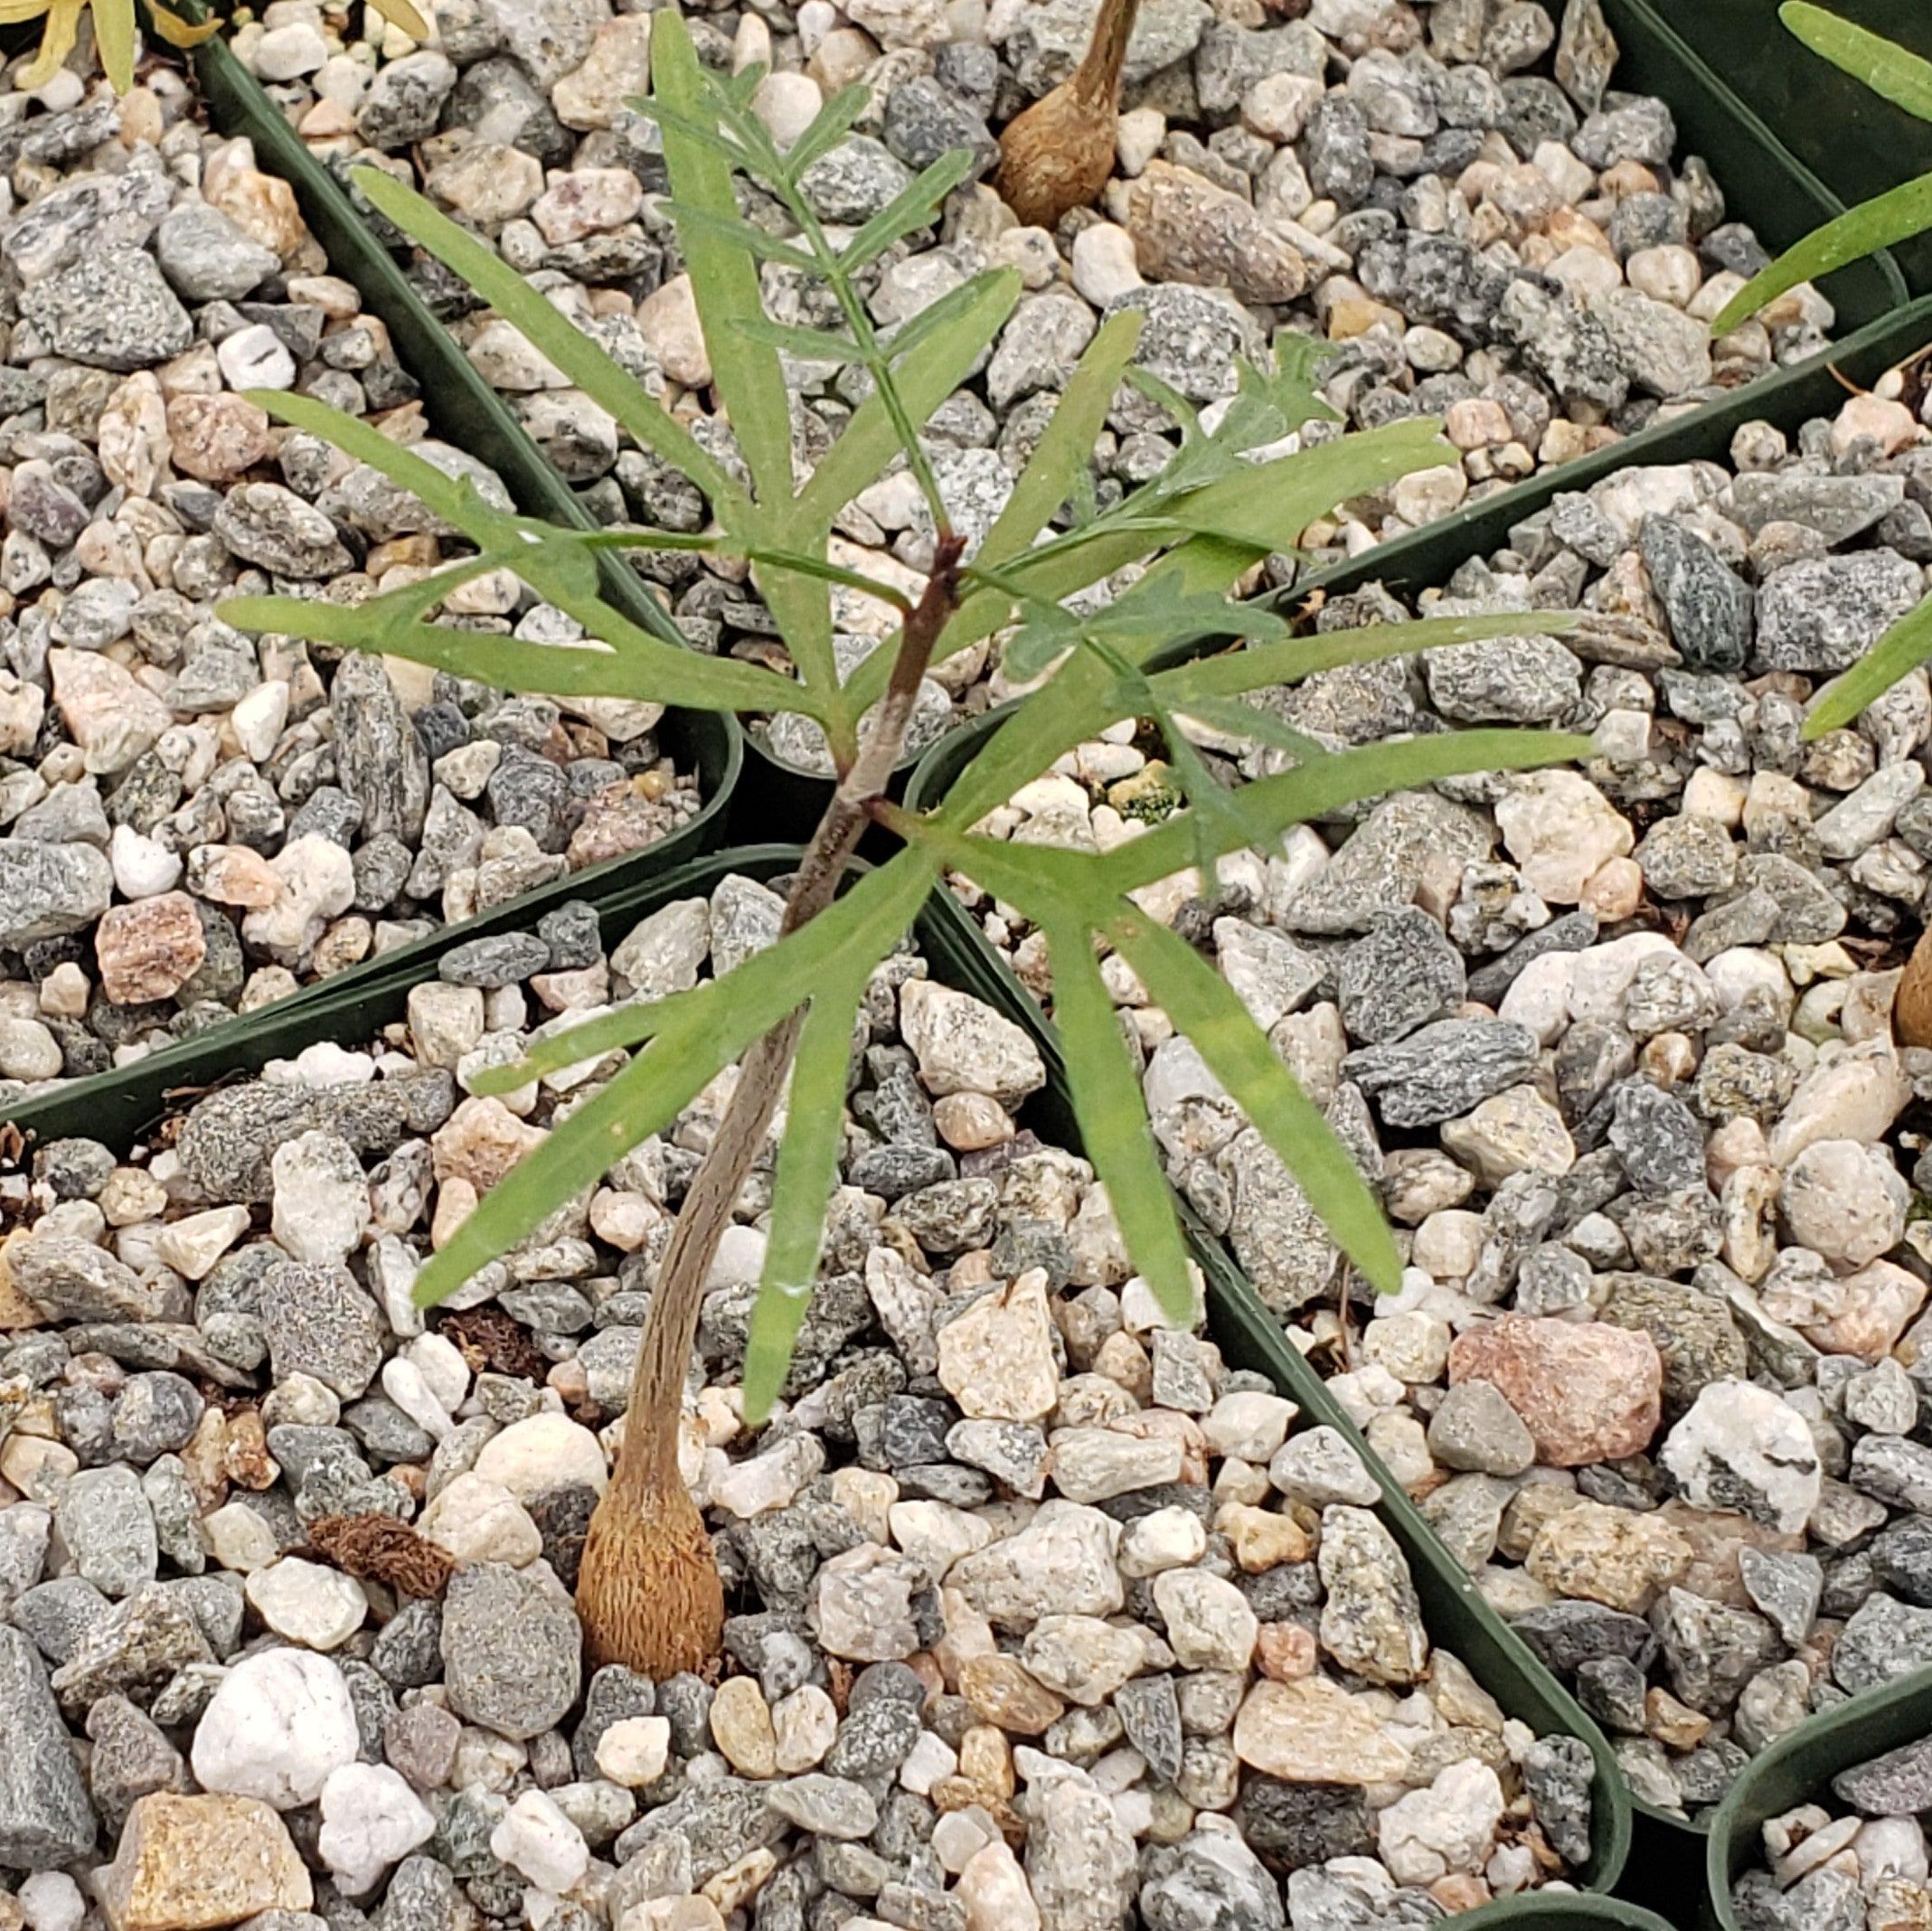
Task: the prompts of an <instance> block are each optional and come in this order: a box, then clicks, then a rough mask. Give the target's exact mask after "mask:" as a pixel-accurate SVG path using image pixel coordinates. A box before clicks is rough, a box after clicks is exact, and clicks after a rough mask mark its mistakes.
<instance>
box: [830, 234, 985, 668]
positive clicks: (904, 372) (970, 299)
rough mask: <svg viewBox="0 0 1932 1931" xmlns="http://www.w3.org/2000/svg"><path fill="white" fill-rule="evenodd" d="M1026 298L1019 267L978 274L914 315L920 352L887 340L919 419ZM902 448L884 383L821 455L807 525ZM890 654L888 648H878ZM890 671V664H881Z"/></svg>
mask: <svg viewBox="0 0 1932 1931" xmlns="http://www.w3.org/2000/svg"><path fill="white" fill-rule="evenodd" d="M1019 298H1020V278H1019V276H1018V275H1017V274H1016V273H1015V272H1014V271H1013V269H1011V268H1002V269H998V270H996V271H994V272H991V273H987V274H983V275H975V277H974V278H973V279H972V280H971V281H969V282H967V283H966V284H965V285H964V286H963V287H958V288H955V289H953V290H952V291H951V292H950V293H949V294H947V295H944V296H942V297H940V298H939V299H938V301H937V302H935V303H934V304H933V305H932V306H931V307H929V308H927V309H924V310H922V311H921V312H920V313H919V315H918V316H914V317H913V320H912V323H910V324H908V325H907V326H908V327H911V326H913V325H917V324H919V323H924V324H925V325H926V326H925V328H924V329H923V330H922V331H921V332H920V334H919V335H918V337H916V338H915V340H916V343H917V345H918V346H919V351H920V353H919V354H918V355H916V356H910V357H909V358H908V360H907V361H906V363H904V364H903V365H902V366H901V365H900V363H899V362H898V357H899V356H900V353H901V351H900V340H901V339H902V338H900V337H897V336H895V337H894V338H893V339H892V340H891V341H890V342H888V343H887V344H886V345H885V346H886V352H887V353H888V354H889V355H891V356H892V357H893V358H894V372H895V374H896V376H897V378H898V382H899V391H900V395H901V397H903V398H904V400H905V404H906V410H907V413H908V414H909V415H910V416H911V418H912V420H913V422H914V424H915V425H919V426H923V424H924V423H925V422H926V420H927V419H928V417H929V416H930V415H931V414H932V412H933V410H936V409H938V406H939V405H940V403H942V402H943V401H945V400H946V399H947V397H948V396H949V395H951V394H952V392H953V391H954V390H956V389H957V388H958V387H959V385H960V383H961V382H963V381H965V380H966V376H967V374H968V373H969V372H971V370H972V367H973V364H974V363H975V362H977V361H978V360H979V357H980V354H981V353H982V351H984V350H985V348H986V347H987V346H988V344H991V342H992V340H993V338H994V336H995V335H996V334H999V332H1000V330H1001V329H1002V327H1004V325H1005V322H1006V318H1007V316H1010V315H1011V314H1012V313H1013V304H1014V303H1015V302H1017V301H1018V300H1019ZM898 450H899V431H898V430H897V429H894V428H893V426H892V418H891V412H890V411H889V410H887V408H886V406H885V402H884V400H883V399H882V398H881V395H880V394H879V392H878V391H877V390H876V389H874V391H872V394H871V395H869V396H868V397H866V399H865V400H864V401H863V402H862V403H861V404H860V405H859V407H858V408H857V409H856V410H853V417H852V420H851V421H850V422H848V423H847V424H846V425H845V428H844V431H843V434H842V435H841V436H840V437H839V439H838V440H837V441H836V442H835V443H834V444H833V445H832V447H831V448H829V449H828V450H826V451H825V455H824V456H822V457H820V458H819V460H818V466H817V467H816V468H815V470H813V472H812V474H811V476H810V477H809V479H808V480H807V481H806V485H805V487H804V488H803V489H802V490H801V491H800V492H799V495H798V504H799V508H800V512H801V517H802V521H803V523H804V525H805V526H806V528H813V529H816V528H821V527H823V528H825V529H830V528H831V526H832V523H833V521H834V519H835V518H836V517H837V516H838V515H839V514H840V513H842V512H843V510H844V508H845V505H846V504H848V503H850V502H851V501H852V499H853V497H854V496H856V495H858V494H859V492H860V491H861V490H862V489H863V488H864V487H865V486H866V485H868V484H869V483H872V482H873V481H875V480H876V479H877V478H878V477H879V476H881V475H883V474H884V471H885V467H886V466H887V464H889V463H890V462H891V460H892V457H894V456H895V455H896V454H897V453H898ZM875 655H879V656H886V655H889V654H888V653H885V652H878V653H875ZM890 668H891V666H890V664H884V665H881V671H890Z"/></svg>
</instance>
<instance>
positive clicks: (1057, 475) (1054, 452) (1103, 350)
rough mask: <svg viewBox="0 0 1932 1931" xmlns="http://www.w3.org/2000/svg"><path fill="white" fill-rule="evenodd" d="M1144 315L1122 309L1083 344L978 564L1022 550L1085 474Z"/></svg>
mask: <svg viewBox="0 0 1932 1931" xmlns="http://www.w3.org/2000/svg"><path fill="white" fill-rule="evenodd" d="M1143 320H1144V318H1143V317H1142V316H1140V315H1138V314H1136V312H1135V311H1134V310H1132V309H1124V310H1122V311H1121V313H1120V314H1119V315H1117V316H1112V317H1110V318H1109V319H1108V320H1107V321H1106V322H1103V323H1102V324H1101V325H1100V327H1099V330H1098V333H1097V334H1095V336H1094V338H1093V340H1092V341H1091V342H1089V344H1087V347H1086V350H1085V352H1084V353H1082V354H1081V356H1080V359H1079V363H1077V364H1076V365H1075V367H1074V371H1073V373H1072V375H1071V376H1070V377H1069V378H1068V381H1067V386H1066V388H1065V390H1064V391H1062V392H1061V395H1060V400H1059V401H1058V402H1057V403H1055V404H1054V406H1053V415H1052V418H1051V420H1050V421H1049V422H1048V424H1047V426H1046V429H1045V430H1044V432H1043V433H1042V434H1041V438H1040V440H1039V441H1038V442H1037V443H1036V444H1034V446H1033V453H1032V456H1031V457H1028V458H1027V464H1026V467H1025V468H1024V469H1023V470H1022V471H1021V472H1020V475H1019V476H1018V478H1017V479H1016V480H1015V482H1014V484H1013V494H1012V495H1010V496H1009V497H1007V499H1006V502H1005V504H1004V506H1003V507H1002V509H1001V511H1000V513H999V514H998V515H997V516H996V517H994V520H993V527H992V528H991V529H990V530H988V531H987V532H986V534H985V540H984V541H983V542H981V544H980V546H979V549H978V551H977V552H976V553H975V558H974V560H975V562H976V563H977V564H979V565H980V566H981V567H982V568H983V569H984V568H990V567H994V566H997V565H1000V564H1003V563H1004V562H1005V561H1006V560H1007V559H1008V558H1009V557H1014V556H1017V555H1019V554H1020V553H1021V552H1022V551H1024V550H1025V548H1026V547H1027V545H1028V544H1029V543H1031V542H1032V540H1033V539H1034V538H1035V537H1036V536H1038V535H1039V534H1040V532H1041V531H1042V530H1044V529H1045V528H1046V526H1047V524H1048V523H1050V522H1051V520H1052V517H1053V513H1054V511H1056V510H1057V509H1059V507H1060V504H1062V503H1064V502H1065V501H1066V500H1067V497H1068V496H1069V495H1070V494H1071V492H1072V491H1073V489H1074V487H1075V484H1076V480H1077V479H1078V478H1079V477H1082V476H1086V475H1087V474H1088V471H1089V466H1090V465H1091V463H1092V461H1093V448H1094V443H1095V442H1096V440H1097V439H1098V437H1099V434H1100V431H1101V430H1102V429H1104V428H1105V427H1106V426H1107V410H1109V409H1110V408H1111V407H1112V406H1113V400H1114V392H1115V391H1117V389H1118V388H1119V387H1120V378H1121V374H1122V372H1123V371H1125V370H1126V367H1127V364H1128V363H1129V361H1130V360H1131V358H1132V356H1133V353H1134V351H1135V348H1136V345H1137V344H1138V343H1139V341H1140V332H1141V326H1142V323H1143Z"/></svg>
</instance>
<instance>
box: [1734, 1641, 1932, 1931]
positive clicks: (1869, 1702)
mask: <svg viewBox="0 0 1932 1931" xmlns="http://www.w3.org/2000/svg"><path fill="white" fill-rule="evenodd" d="M1927 1737H1932V1668H1928V1669H1923V1670H1918V1671H1916V1672H1913V1673H1912V1674H1911V1675H1909V1676H1902V1677H1900V1678H1899V1680H1898V1681H1896V1682H1892V1683H1886V1684H1881V1685H1880V1687H1879V1688H1877V1689H1874V1690H1868V1691H1865V1692H1864V1693H1863V1694H1862V1695H1860V1696H1855V1697H1853V1698H1852V1699H1851V1700H1850V1701H1849V1702H1844V1703H1841V1704H1840V1705H1839V1706H1838V1707H1837V1708H1836V1709H1835V1710H1824V1711H1823V1712H1822V1713H1820V1714H1819V1715H1817V1716H1814V1717H1812V1718H1810V1719H1807V1720H1806V1721H1805V1722H1804V1723H1801V1724H1800V1725H1799V1726H1798V1728H1796V1729H1795V1730H1793V1731H1791V1732H1790V1733H1789V1734H1788V1735H1786V1736H1784V1737H1780V1738H1778V1740H1777V1741H1776V1743H1774V1744H1773V1745H1772V1746H1771V1747H1770V1748H1769V1749H1767V1750H1766V1751H1764V1752H1763V1753H1762V1754H1761V1755H1759V1756H1758V1757H1753V1758H1752V1760H1751V1762H1750V1764H1749V1766H1748V1767H1747V1768H1746V1769H1745V1770H1744V1772H1743V1773H1742V1774H1741V1775H1740V1776H1739V1778H1738V1781H1737V1782H1736V1783H1735V1784H1733V1785H1731V1787H1730V1790H1729V1793H1728V1794H1726V1796H1725V1799H1724V1801H1723V1803H1722V1804H1720V1805H1719V1806H1718V1810H1717V1813H1716V1815H1715V1816H1714V1818H1713V1819H1712V1820H1711V1848H1710V1852H1709V1859H1708V1863H1707V1871H1708V1876H1709V1882H1710V1891H1711V1912H1712V1914H1713V1916H1714V1918H1715V1921H1716V1923H1717V1924H1718V1925H1719V1926H1721V1927H1722V1931H1745V1927H1744V1926H1741V1925H1740V1924H1739V1921H1738V1917H1737V1914H1736V1913H1735V1912H1734V1911H1733V1910H1732V1909H1731V1905H1730V1887H1731V1885H1732V1883H1733V1882H1734V1881H1735V1880H1736V1879H1738V1878H1739V1877H1740V1876H1741V1875H1742V1874H1743V1873H1744V1871H1745V1870H1748V1868H1749V1867H1750V1866H1751V1865H1752V1864H1754V1863H1756V1862H1758V1860H1760V1859H1761V1857H1762V1853H1763V1846H1762V1843H1761V1842H1760V1840H1759V1837H1758V1832H1759V1831H1760V1829H1761V1828H1762V1826H1763V1825H1764V1824H1765V1823H1767V1821H1768V1820H1769V1819H1771V1818H1773V1817H1776V1816H1781V1815H1782V1814H1783V1813H1785V1812H1786V1811H1787V1810H1791V1809H1793V1808H1795V1806H1796V1805H1797V1804H1805V1803H1812V1802H1817V1801H1820V1800H1825V1799H1829V1798H1830V1796H1831V1781H1832V1779H1833V1777H1834V1776H1837V1775H1838V1774H1839V1772H1840V1771H1842V1770H1849V1769H1851V1768H1852V1766H1854V1765H1856V1764H1861V1763H1865V1762H1867V1761H1868V1760H1870V1759H1871V1757H1882V1756H1883V1755H1884V1754H1885V1753H1886V1752H1887V1751H1888V1750H1895V1749H1897V1748H1899V1746H1900V1745H1902V1744H1908V1743H1916V1742H1918V1741H1919V1740H1920V1739H1922V1738H1927ZM1840 1807H1841V1808H1842V1809H1846V1810H1849V1806H1844V1805H1842V1806H1840Z"/></svg>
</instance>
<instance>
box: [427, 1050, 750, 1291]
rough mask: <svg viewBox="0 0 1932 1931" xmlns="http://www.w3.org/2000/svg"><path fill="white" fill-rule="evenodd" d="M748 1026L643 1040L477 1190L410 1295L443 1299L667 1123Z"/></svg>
mask: <svg viewBox="0 0 1932 1931" xmlns="http://www.w3.org/2000/svg"><path fill="white" fill-rule="evenodd" d="M755 1036H756V1033H755V1029H754V1030H753V1031H748V1032H746V1033H745V1034H743V1036H742V1037H739V1036H737V1035H736V1034H735V1033H734V1034H726V1033H717V1034H713V1035H712V1037H711V1038H709V1039H707V1038H703V1037H693V1036H692V1035H691V1034H689V1033H684V1034H682V1035H680V1036H679V1037H677V1038H675V1039H660V1040H658V1041H655V1042H654V1043H653V1044H652V1045H651V1046H649V1047H648V1048H646V1050H645V1051H643V1052H642V1053H640V1054H639V1055H638V1056H637V1057H636V1059H635V1060H632V1061H631V1063H630V1064H629V1065H628V1066H627V1067H626V1068H625V1069H623V1071H622V1072H620V1073H618V1074H617V1077H616V1078H615V1079H612V1080H610V1081H609V1082H608V1084H607V1085H606V1086H605V1087H604V1088H602V1089H601V1090H600V1091H598V1092H596V1093H593V1094H592V1095H591V1096H590V1097H589V1099H587V1100H586V1101H585V1102H584V1103H583V1104H582V1105H581V1106H580V1107H578V1108H577V1110H576V1111H575V1112H574V1113H572V1114H571V1115H570V1117H569V1118H568V1119H566V1120H565V1121H564V1122H563V1123H562V1125H561V1126H558V1127H557V1128H556V1129H555V1130H554V1131H553V1132H552V1133H551V1135H550V1136H549V1138H548V1139H546V1140H545V1141H544V1142H543V1144H542V1145H541V1146H539V1147H537V1148H536V1149H535V1150H534V1151H533V1152H532V1153H531V1154H527V1155H526V1156H525V1157H524V1158H523V1159H522V1160H520V1161H518V1162H517V1163H516V1164H515V1165H514V1167H512V1168H511V1169H510V1171H509V1172H508V1173H505V1174H504V1177H503V1178H502V1179H501V1180H499V1181H498V1182H496V1184H495V1186H494V1187H492V1188H491V1189H490V1191H489V1192H487V1193H485V1195H484V1196H483V1199H482V1200H481V1201H478V1202H477V1205H476V1210H475V1212H473V1213H472V1214H471V1215H470V1217H469V1218H468V1219H467V1220H465V1221H464V1223H463V1224H462V1226H461V1227H459V1228H458V1229H457V1231H456V1234H455V1236H454V1237H453V1238H452V1239H451V1240H450V1242H449V1244H448V1246H447V1247H445V1248H441V1249H440V1250H439V1251H438V1253H436V1254H434V1255H432V1256H431V1257H430V1259H429V1264H428V1265H427V1266H426V1267H424V1268H423V1270H422V1272H421V1273H420V1274H419V1275H418V1276H417V1277H416V1303H417V1305H418V1306H419V1307H434V1306H436V1305H437V1304H438V1302H441V1301H447V1300H448V1298H449V1296H450V1295H453V1294H454V1293H456V1291H457V1289H458V1288H459V1287H461V1286H462V1285H463V1284H464V1282H465V1281H467V1280H468V1279H469V1278H470V1276H472V1275H473V1274H475V1273H476V1270H477V1269H478V1268H479V1267H487V1266H488V1265H489V1263H490V1262H491V1261H493V1260H495V1258H496V1257H497V1256H498V1255H499V1254H503V1253H506V1252H507V1251H508V1250H509V1249H510V1248H513V1247H514V1246H515V1245H516V1243H517V1242H518V1241H519V1240H521V1239H523V1237H524V1236H525V1235H526V1234H528V1233H530V1232H531V1231H532V1229H534V1228H536V1227H538V1226H540V1225H541V1224H542V1221H543V1220H546V1219H547V1218H548V1217H549V1216H550V1215H551V1214H552V1213H554V1212H555V1211H556V1210H557V1209H558V1208H559V1207H560V1206H561V1205H562V1203H563V1202H564V1201H567V1200H569V1199H570V1197H571V1196H572V1195H573V1194H576V1193H579V1192H582V1191H583V1189H584V1188H586V1187H589V1186H591V1185H593V1184H595V1182H597V1181H598V1180H599V1179H601V1178H602V1176H603V1175H604V1174H605V1173H608V1171H609V1169H610V1168H611V1166H612V1165H613V1164H615V1163H617V1161H619V1160H621V1159H622V1158H623V1157H624V1155H625V1154H627V1153H628V1152H629V1151H630V1150H631V1148H632V1147H634V1146H636V1144H637V1143H638V1142H639V1141H640V1140H643V1139H646V1138H647V1137H648V1136H649V1135H652V1134H654V1133H655V1132H657V1131H658V1130H659V1128H661V1127H664V1126H669V1125H670V1123H671V1122H672V1121H673V1120H674V1119H675V1118H676V1117H677V1116H678V1113H679V1111H680V1110H681V1109H682V1108H683V1107H684V1106H685V1105H686V1104H687V1103H688V1102H689V1101H690V1100H691V1099H692V1098H693V1097H694V1096H695V1095H696V1094H697V1093H699V1092H700V1091H702V1088H703V1087H704V1085H705V1082H706V1081H707V1080H710V1079H715V1078H716V1077H717V1076H718V1074H719V1073H720V1072H721V1070H722V1069H724V1068H725V1067H727V1066H729V1065H730V1063H731V1061H732V1060H735V1059H736V1058H737V1057H738V1055H739V1053H740V1052H741V1051H742V1050H744V1048H745V1047H746V1046H747V1045H748V1044H749V1042H750V1041H751V1039H752V1038H753V1037H755Z"/></svg>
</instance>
